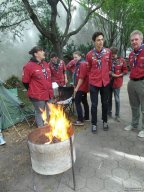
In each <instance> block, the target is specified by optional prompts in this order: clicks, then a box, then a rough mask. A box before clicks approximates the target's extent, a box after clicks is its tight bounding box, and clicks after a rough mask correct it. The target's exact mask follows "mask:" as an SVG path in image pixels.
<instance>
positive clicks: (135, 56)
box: [133, 44, 144, 67]
mask: <svg viewBox="0 0 144 192" xmlns="http://www.w3.org/2000/svg"><path fill="white" fill-rule="evenodd" d="M143 49H144V44H142V45H141V46H140V48H139V49H138V50H137V51H134V61H133V67H136V65H137V57H138V55H139V54H140V53H141V51H142V50H143Z"/></svg>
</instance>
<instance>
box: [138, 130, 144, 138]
mask: <svg viewBox="0 0 144 192" xmlns="http://www.w3.org/2000/svg"><path fill="white" fill-rule="evenodd" d="M138 137H141V138H143V137H144V130H142V131H140V132H139V134H138Z"/></svg>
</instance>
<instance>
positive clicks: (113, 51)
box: [110, 47, 118, 54]
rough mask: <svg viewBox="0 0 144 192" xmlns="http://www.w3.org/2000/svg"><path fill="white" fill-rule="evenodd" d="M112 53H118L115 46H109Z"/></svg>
mask: <svg viewBox="0 0 144 192" xmlns="http://www.w3.org/2000/svg"><path fill="white" fill-rule="evenodd" d="M110 50H111V52H112V54H117V53H118V48H117V47H111V48H110Z"/></svg>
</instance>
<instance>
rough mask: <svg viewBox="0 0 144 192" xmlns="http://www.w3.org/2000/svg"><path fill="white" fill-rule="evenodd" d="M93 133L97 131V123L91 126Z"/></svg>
mask: <svg viewBox="0 0 144 192" xmlns="http://www.w3.org/2000/svg"><path fill="white" fill-rule="evenodd" d="M91 130H92V133H94V134H95V133H96V132H97V126H96V125H92V127H91Z"/></svg>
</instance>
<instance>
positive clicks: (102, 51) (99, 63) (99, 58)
mask: <svg viewBox="0 0 144 192" xmlns="http://www.w3.org/2000/svg"><path fill="white" fill-rule="evenodd" d="M104 52H105V51H104V48H102V50H101V51H100V52H97V51H96V49H95V48H94V54H95V55H96V57H97V62H98V68H99V69H101V66H102V61H101V58H102V56H103V53H104Z"/></svg>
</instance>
